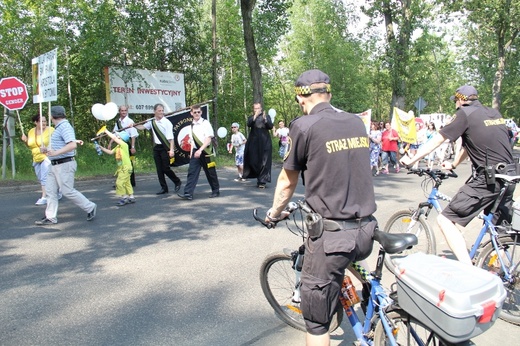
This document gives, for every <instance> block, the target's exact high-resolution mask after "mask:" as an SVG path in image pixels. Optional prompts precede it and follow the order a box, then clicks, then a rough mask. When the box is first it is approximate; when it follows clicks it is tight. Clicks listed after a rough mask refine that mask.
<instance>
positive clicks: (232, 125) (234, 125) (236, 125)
mask: <svg viewBox="0 0 520 346" xmlns="http://www.w3.org/2000/svg"><path fill="white" fill-rule="evenodd" d="M231 127H236V128H237V129H239V128H240V125H238V123H233V124H231Z"/></svg>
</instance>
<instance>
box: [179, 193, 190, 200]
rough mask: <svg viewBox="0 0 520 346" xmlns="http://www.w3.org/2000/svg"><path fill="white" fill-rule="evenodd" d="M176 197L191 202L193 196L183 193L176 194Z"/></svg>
mask: <svg viewBox="0 0 520 346" xmlns="http://www.w3.org/2000/svg"><path fill="white" fill-rule="evenodd" d="M177 196H179V197H180V198H182V199H187V200H188V201H191V200H192V199H193V196H192V195H188V194H187V193H185V194H180V193H178V194H177Z"/></svg>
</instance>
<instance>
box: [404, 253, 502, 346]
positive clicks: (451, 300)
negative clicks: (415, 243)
mask: <svg viewBox="0 0 520 346" xmlns="http://www.w3.org/2000/svg"><path fill="white" fill-rule="evenodd" d="M396 262H397V263H398V264H397V269H398V271H397V273H398V275H397V297H398V303H399V306H401V307H402V308H403V309H404V310H405V311H406V312H408V313H409V314H410V315H412V316H413V317H415V318H416V319H417V320H418V321H419V322H422V323H423V324H424V325H425V326H427V327H429V328H430V329H431V330H433V331H434V332H436V333H437V335H439V336H440V337H441V338H443V339H445V340H446V341H448V342H453V343H457V342H462V341H465V340H469V339H471V338H472V337H474V336H477V335H479V334H481V333H483V332H485V331H486V330H488V329H489V328H491V326H492V325H493V324H494V323H495V320H496V319H497V317H498V315H499V314H500V310H501V307H502V303H503V302H504V300H505V298H506V291H505V289H504V285H503V284H502V281H501V280H500V278H499V277H498V276H496V275H494V274H491V273H489V272H487V271H485V270H483V269H480V268H477V267H473V266H469V265H467V264H463V263H461V262H459V261H455V260H450V259H446V258H442V257H439V256H435V255H426V254H424V253H415V254H412V255H409V256H407V257H405V258H403V259H401V260H398V261H396Z"/></svg>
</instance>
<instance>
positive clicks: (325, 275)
mask: <svg viewBox="0 0 520 346" xmlns="http://www.w3.org/2000/svg"><path fill="white" fill-rule="evenodd" d="M295 93H296V102H298V105H299V106H300V108H301V110H302V112H303V114H304V115H303V116H301V117H299V118H297V119H295V120H293V121H292V122H291V124H290V127H289V139H288V142H289V147H288V152H287V153H286V155H285V157H284V163H283V169H282V171H281V172H280V175H279V177H278V181H277V184H276V190H275V194H274V200H273V205H272V207H271V209H269V211H268V212H267V215H266V219H265V220H266V222H273V221H278V220H281V219H283V218H284V217H286V216H287V215H286V212H284V211H283V210H284V208H285V207H286V205H287V203H288V202H289V201H290V200H291V197H292V195H293V193H294V191H295V189H296V185H297V184H298V177H299V175H300V172H301V173H302V177H303V183H304V185H305V201H306V202H307V204H308V206H309V207H310V208H311V209H312V210H313V211H314V212H315V213H316V214H319V217H317V218H322V220H323V223H322V226H323V227H309V225H307V230H308V234H309V237H308V241H307V242H306V252H305V261H304V263H303V269H302V276H301V283H302V286H301V304H300V307H301V309H302V314H303V317H304V319H305V325H306V329H307V337H306V338H307V345H328V344H329V342H330V336H329V333H328V330H329V326H330V322H331V319H332V316H333V315H334V314H335V312H336V311H337V309H338V304H339V299H338V297H339V292H340V289H341V285H342V282H343V277H344V274H345V268H346V267H347V266H348V264H349V263H350V262H351V261H360V260H363V259H365V258H367V257H368V256H369V255H370V253H371V252H372V244H373V241H372V236H373V233H374V231H375V229H376V228H377V221H376V219H375V218H374V217H373V216H372V214H373V213H374V212H375V211H376V203H375V196H374V188H373V181H372V171H371V169H370V149H369V140H368V135H367V131H366V128H365V125H364V123H363V121H362V120H361V119H360V118H359V117H358V116H356V115H355V114H351V113H345V112H343V111H339V110H335V109H334V108H333V107H332V106H331V105H330V99H331V86H330V79H329V76H327V75H326V74H325V73H323V72H322V71H320V70H310V71H306V72H304V73H303V74H302V75H300V77H299V78H298V80H297V81H296V85H295Z"/></svg>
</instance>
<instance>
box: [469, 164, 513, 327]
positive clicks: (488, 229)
mask: <svg viewBox="0 0 520 346" xmlns="http://www.w3.org/2000/svg"><path fill="white" fill-rule="evenodd" d="M495 179H500V180H502V181H503V182H504V186H503V187H502V189H501V190H500V194H499V196H498V198H497V200H496V201H495V203H494V205H493V207H492V209H491V211H490V212H489V213H488V214H482V213H481V214H480V215H479V216H478V217H479V218H480V219H482V220H483V222H484V223H483V225H482V229H481V230H480V232H479V234H478V236H477V239H476V240H475V243H474V244H473V245H472V247H471V250H470V253H469V256H470V258H471V259H472V260H473V263H474V264H475V265H476V266H477V267H480V268H483V269H485V270H488V271H490V272H492V273H495V274H496V275H498V276H499V277H500V278H501V280H502V282H503V284H504V287H505V289H506V293H507V297H506V300H505V302H504V304H503V306H502V312H501V314H500V318H501V319H503V320H504V321H507V322H509V323H512V324H516V325H520V227H517V228H518V230H514V229H513V227H512V225H511V224H508V223H507V222H505V223H503V224H502V225H495V224H494V223H493V216H494V215H495V213H496V211H497V209H498V207H499V205H500V203H501V202H502V199H503V198H504V196H505V192H506V191H507V189H508V187H509V186H510V185H511V184H517V183H518V182H520V175H516V176H508V175H505V174H495ZM486 233H489V236H490V239H489V240H488V241H486V242H484V243H482V239H483V238H484V236H485V235H486ZM477 253H478V255H477Z"/></svg>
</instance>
